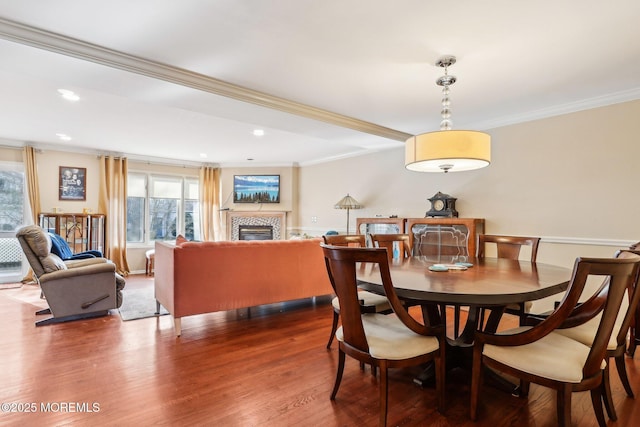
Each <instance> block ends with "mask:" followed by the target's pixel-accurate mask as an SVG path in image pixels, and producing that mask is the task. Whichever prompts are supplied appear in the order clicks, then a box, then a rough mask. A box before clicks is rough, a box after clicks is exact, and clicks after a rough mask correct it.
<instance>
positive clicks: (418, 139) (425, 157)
mask: <svg viewBox="0 0 640 427" xmlns="http://www.w3.org/2000/svg"><path fill="white" fill-rule="evenodd" d="M490 163H491V136H489V135H488V134H486V133H483V132H477V131H472V130H441V131H435V132H429V133H423V134H421V135H416V136H412V137H411V138H409V139H407V142H406V145H405V167H406V168H407V169H409V170H412V171H418V172H449V171H452V172H458V171H468V170H473V169H480V168H483V167H485V166H488V165H489V164H490Z"/></svg>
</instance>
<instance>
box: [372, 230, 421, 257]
mask: <svg viewBox="0 0 640 427" xmlns="http://www.w3.org/2000/svg"><path fill="white" fill-rule="evenodd" d="M409 238H410V236H409V235H408V234H371V242H372V243H373V246H374V247H378V248H386V249H387V256H388V258H389V262H392V261H393V260H394V259H396V258H397V259H398V260H400V261H403V260H405V259H406V258H409V257H411V246H410V242H409ZM396 244H397V245H398V252H397V254H398V256H397V257H394V253H395V248H394V246H395V245H396Z"/></svg>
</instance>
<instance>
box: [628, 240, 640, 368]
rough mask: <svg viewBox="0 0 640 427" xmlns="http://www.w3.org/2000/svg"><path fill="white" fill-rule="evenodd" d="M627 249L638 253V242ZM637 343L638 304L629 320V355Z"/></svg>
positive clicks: (639, 325) (639, 341)
mask: <svg viewBox="0 0 640 427" xmlns="http://www.w3.org/2000/svg"><path fill="white" fill-rule="evenodd" d="M629 250H630V251H633V252H636V253H640V242H637V243H634V244H633V245H631V246H629ZM638 344H640V304H638V308H637V309H636V313H635V316H634V319H633V320H632V321H631V328H630V329H629V347H628V348H627V355H629V357H633V356H634V355H635V354H636V347H637V346H638Z"/></svg>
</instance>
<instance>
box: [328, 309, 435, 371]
mask: <svg viewBox="0 0 640 427" xmlns="http://www.w3.org/2000/svg"><path fill="white" fill-rule="evenodd" d="M362 326H363V327H364V333H365V335H366V337H367V343H368V344H369V354H371V356H373V357H375V358H376V359H386V360H401V359H410V358H412V357H416V356H421V355H423V354H425V353H429V352H431V351H434V350H437V349H438V346H439V345H438V339H437V338H436V337H432V336H424V335H419V334H416V333H415V332H413V331H412V330H411V329H409V328H407V326H406V325H405V324H404V323H402V321H400V319H398V318H397V317H396V315H395V314H387V315H385V314H373V313H372V314H363V315H362ZM336 338H337V339H338V341H343V342H344V335H343V332H342V326H341V327H339V328H338V330H337V331H336Z"/></svg>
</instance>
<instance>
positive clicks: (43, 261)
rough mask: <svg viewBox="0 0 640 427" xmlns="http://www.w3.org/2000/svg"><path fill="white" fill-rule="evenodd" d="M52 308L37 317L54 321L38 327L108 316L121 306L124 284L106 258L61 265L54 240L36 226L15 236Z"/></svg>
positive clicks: (29, 226) (40, 312) (41, 312)
mask: <svg viewBox="0 0 640 427" xmlns="http://www.w3.org/2000/svg"><path fill="white" fill-rule="evenodd" d="M16 237H17V238H18V241H19V242H20V246H22V250H23V252H24V254H25V255H26V257H27V260H28V261H29V265H31V269H32V270H33V273H34V276H35V278H36V281H37V282H38V284H39V285H40V288H41V290H42V293H43V295H44V297H45V299H46V300H47V303H48V304H49V308H48V309H45V310H41V311H38V312H36V314H38V315H39V314H51V315H52V317H50V318H47V319H44V320H40V321H38V322H36V326H41V325H47V324H51V323H58V322H64V321H67V320H75V319H81V318H87V317H97V316H103V315H106V314H108V312H109V310H110V309H114V308H118V307H120V306H121V305H122V289H123V288H124V286H125V281H124V278H123V277H122V276H120V275H119V274H118V273H116V266H115V264H113V263H112V262H111V261H109V260H108V259H106V258H90V259H84V260H71V261H62V259H60V257H58V256H57V255H55V254H53V253H51V237H50V236H49V235H48V233H47V232H46V231H45V230H43V229H42V228H40V227H38V226H37V225H28V226H25V227H22V228H21V229H20V230H18V232H17V233H16Z"/></svg>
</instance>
